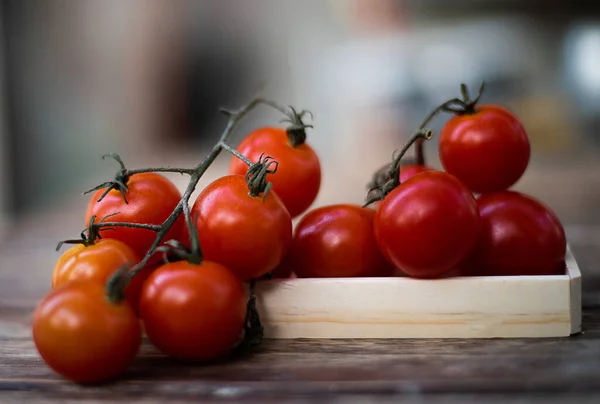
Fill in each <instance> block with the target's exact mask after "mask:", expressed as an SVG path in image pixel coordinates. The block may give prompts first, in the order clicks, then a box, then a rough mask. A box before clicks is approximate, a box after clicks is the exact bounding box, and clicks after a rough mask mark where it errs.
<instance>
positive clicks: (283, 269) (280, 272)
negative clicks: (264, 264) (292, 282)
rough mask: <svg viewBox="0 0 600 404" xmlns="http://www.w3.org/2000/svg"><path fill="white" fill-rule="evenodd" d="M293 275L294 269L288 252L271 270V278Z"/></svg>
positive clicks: (286, 277)
mask: <svg viewBox="0 0 600 404" xmlns="http://www.w3.org/2000/svg"><path fill="white" fill-rule="evenodd" d="M293 275H294V270H293V268H292V265H291V259H290V254H289V253H288V255H286V256H285V258H284V259H283V261H282V262H281V263H280V264H279V265H277V267H276V268H275V269H274V270H273V271H271V276H272V277H273V279H289V278H291V277H292V276H293Z"/></svg>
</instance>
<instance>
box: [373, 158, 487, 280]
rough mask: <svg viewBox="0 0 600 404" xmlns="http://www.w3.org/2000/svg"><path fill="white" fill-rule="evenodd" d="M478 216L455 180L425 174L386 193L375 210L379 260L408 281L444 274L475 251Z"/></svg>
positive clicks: (470, 197) (471, 200) (436, 173)
mask: <svg viewBox="0 0 600 404" xmlns="http://www.w3.org/2000/svg"><path fill="white" fill-rule="evenodd" d="M479 221H480V219H479V212H478V210H477V203H476V201H475V198H474V197H473V195H472V194H471V192H470V191H469V190H468V189H467V188H466V187H465V186H464V184H462V183H461V182H460V181H459V180H458V179H457V178H456V177H454V176H452V175H450V174H448V173H445V172H442V171H434V170H431V171H425V172H422V173H420V174H418V175H416V176H414V177H412V178H410V179H409V180H407V181H406V182H405V183H403V184H400V185H399V186H398V187H396V188H395V189H394V190H392V192H390V193H389V194H388V195H387V196H386V197H385V198H384V199H383V200H382V201H381V203H380V205H379V207H378V209H377V210H376V214H375V220H374V229H375V237H376V239H377V243H378V245H379V248H380V250H381V252H382V253H383V255H384V256H385V257H386V258H387V259H388V260H389V261H390V262H391V263H392V264H394V265H395V266H396V267H397V268H399V269H400V270H401V271H402V272H404V273H405V274H407V275H409V276H411V277H417V278H434V277H439V276H441V275H445V274H447V273H449V272H450V271H452V270H454V269H455V268H456V267H457V266H458V264H460V263H461V262H463V261H464V260H465V259H466V258H467V256H468V255H469V254H470V253H471V251H472V250H473V248H474V247H475V243H476V241H477V237H478V234H479V227H480V223H479Z"/></svg>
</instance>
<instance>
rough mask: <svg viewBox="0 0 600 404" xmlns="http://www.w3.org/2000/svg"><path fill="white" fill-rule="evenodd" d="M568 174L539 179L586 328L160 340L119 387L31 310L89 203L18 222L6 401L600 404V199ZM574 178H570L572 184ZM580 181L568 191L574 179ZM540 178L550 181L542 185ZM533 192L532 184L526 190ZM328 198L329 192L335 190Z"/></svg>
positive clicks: (2, 356)
mask: <svg viewBox="0 0 600 404" xmlns="http://www.w3.org/2000/svg"><path fill="white" fill-rule="evenodd" d="M569 170H571V169H569V168H567V169H565V170H564V171H560V172H559V171H557V174H556V176H555V177H554V182H552V186H551V187H548V188H544V187H539V188H535V187H531V188H530V190H531V193H533V194H537V195H538V196H539V195H542V197H543V198H545V200H547V201H550V202H549V204H550V205H552V206H553V207H554V208H555V209H556V210H557V212H559V214H560V215H561V218H562V219H563V221H564V223H565V227H566V231H567V234H568V237H569V241H570V244H571V248H572V251H573V254H574V255H575V257H576V259H577V261H578V263H579V266H580V269H581V272H582V289H583V297H582V299H583V322H582V332H581V333H580V334H577V335H575V336H572V337H567V338H543V339H531V338H529V339H426V340H423V339H399V340H394V339H383V340H368V339H367V340H352V339H350V340H327V339H322V340H304V339H292V340H267V341H265V343H264V345H263V346H262V348H261V349H260V350H259V351H258V352H256V353H255V354H253V355H251V356H248V357H244V358H238V359H235V360H229V361H222V362H219V363H212V364H204V365H198V364H186V363H179V362H176V361H173V360H170V359H167V358H165V357H163V355H161V354H160V353H159V352H157V351H156V349H154V348H153V347H152V346H151V345H150V344H149V343H148V342H145V343H144V345H143V347H142V351H141V353H140V355H139V357H138V359H137V360H136V361H135V363H134V364H133V366H132V367H131V369H130V370H129V371H128V373H127V374H125V375H124V377H123V378H122V379H121V380H119V381H117V382H115V383H112V384H109V385H105V386H95V387H82V386H78V385H75V384H72V383H70V382H67V381H64V380H63V379H61V378H60V377H59V376H57V375H56V374H55V373H53V372H52V371H51V370H50V369H49V368H48V367H47V366H46V365H45V364H44V363H43V362H42V361H41V359H40V358H39V356H38V354H37V352H36V350H35V347H34V345H33V343H32V341H31V336H30V332H31V331H30V317H31V313H32V310H33V308H34V306H35V304H36V302H37V300H38V299H39V298H40V297H41V296H43V294H44V293H45V292H46V291H47V290H48V287H49V286H48V285H49V279H50V273H51V271H52V267H53V265H54V261H55V260H56V257H57V253H56V252H54V251H53V247H54V245H55V242H56V241H57V240H58V239H61V238H67V237H72V236H73V235H74V234H78V233H79V231H80V230H81V227H82V224H81V223H80V221H79V215H78V210H77V209H80V208H81V206H75V207H74V206H66V207H63V208H62V209H57V210H56V211H52V212H49V213H46V214H43V215H40V216H37V217H33V218H31V219H30V220H28V221H23V222H20V223H17V224H15V226H16V227H15V228H16V229H18V231H16V232H14V233H13V234H15V236H13V237H11V238H8V239H6V240H4V241H3V243H2V245H1V246H0V258H1V261H0V403H2V404H4V403H13V402H14V403H17V402H18V403H36V402H44V403H75V402H77V403H80V402H90V403H132V402H140V403H163V402H184V403H188V402H205V403H213V402H215V403H216V402H218V403H234V402H235V403H282V402H290V403H326V402H327V403H344V404H354V403H371V402H373V403H391V402H407V403H424V402H426V403H454V402H458V403H479V402H485V403H500V402H511V403H532V402H533V403H564V402H578V403H597V402H600V213H598V212H599V211H598V209H597V203H596V202H597V201H598V200H600V186H598V187H594V186H592V185H598V184H599V179H598V176H597V175H596V176H593V178H592V176H591V175H589V176H588V177H586V178H588V179H589V180H590V181H591V183H592V185H590V184H585V187H584V185H583V184H581V183H580V184H579V187H580V188H577V186H576V184H573V183H572V182H573V178H574V177H573V176H568V175H563V176H561V173H563V172H570V171H569ZM561 181H562V182H561ZM563 183H564V184H565V186H566V187H567V188H568V189H578V191H577V192H576V193H575V194H572V195H570V196H569V195H563V194H562V193H561V191H560V187H561V186H562V184H563ZM536 185H539V183H536ZM525 188H526V189H527V187H525ZM573 195H575V196H573ZM325 200H326V199H325Z"/></svg>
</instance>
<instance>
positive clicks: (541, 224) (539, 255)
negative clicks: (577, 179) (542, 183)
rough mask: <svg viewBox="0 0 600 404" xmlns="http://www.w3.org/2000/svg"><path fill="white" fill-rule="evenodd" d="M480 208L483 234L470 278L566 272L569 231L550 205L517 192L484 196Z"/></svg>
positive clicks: (469, 269)
mask: <svg viewBox="0 0 600 404" xmlns="http://www.w3.org/2000/svg"><path fill="white" fill-rule="evenodd" d="M477 205H478V207H479V212H480V215H481V223H482V231H481V235H480V239H479V242H478V243H477V247H476V248H475V250H474V252H473V255H472V257H471V258H470V259H469V260H468V261H467V264H466V265H465V274H466V275H487V276H498V275H506V276H518V275H560V274H563V273H564V270H565V254H566V248H567V247H566V246H567V241H566V236H565V231H564V228H563V226H562V224H561V222H560V220H559V218H558V217H557V216H556V214H555V213H554V212H553V211H552V210H551V209H550V208H549V207H548V206H546V205H545V204H543V203H541V202H540V201H538V200H537V199H535V198H533V197H531V196H529V195H526V194H523V193H520V192H516V191H502V192H495V193H490V194H486V195H481V196H480V197H479V198H478V200H477Z"/></svg>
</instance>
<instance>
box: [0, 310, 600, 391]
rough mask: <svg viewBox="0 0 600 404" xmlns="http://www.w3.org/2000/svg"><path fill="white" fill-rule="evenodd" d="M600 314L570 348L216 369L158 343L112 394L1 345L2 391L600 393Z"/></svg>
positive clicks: (462, 348)
mask: <svg viewBox="0 0 600 404" xmlns="http://www.w3.org/2000/svg"><path fill="white" fill-rule="evenodd" d="M599 320H600V313H598V312H592V313H586V314H585V316H584V330H585V331H584V333H583V334H580V335H578V336H575V337H570V338H568V339H567V340H565V339H562V338H556V339H540V340H532V339H515V340H501V339H492V340H448V339H442V340H418V339H417V340H269V341H266V343H265V345H264V347H263V349H262V350H261V351H260V352H258V353H256V354H254V355H252V356H249V357H246V358H243V359H238V360H232V361H224V362H221V363H214V364H210V365H195V364H184V363H180V362H176V361H173V360H170V359H167V358H165V357H164V356H163V355H161V354H160V353H159V352H157V351H156V350H155V349H154V348H153V347H152V346H151V345H150V344H148V343H145V344H144V346H143V348H142V352H141V354H140V356H139V358H138V360H136V362H135V363H134V365H133V366H132V368H131V369H130V371H129V372H128V373H127V374H126V375H125V376H124V378H123V379H122V380H120V381H118V382H116V383H115V384H111V385H108V386H103V387H85V388H84V387H80V386H76V385H74V384H72V383H69V382H66V381H63V380H62V379H61V378H60V377H59V376H57V375H56V374H54V373H53V372H52V371H51V370H50V369H48V368H47V367H46V366H45V365H44V363H43V362H42V361H41V360H40V359H39V357H38V355H37V353H36V351H35V347H34V346H33V343H32V342H31V340H30V339H29V338H28V337H15V338H11V339H5V340H4V341H3V342H2V344H1V345H0V358H2V362H1V363H0V391H2V390H3V391H7V390H8V391H30V390H35V391H43V392H49V393H52V394H91V395H93V396H97V397H102V396H105V395H107V394H119V395H123V396H128V397H132V396H138V395H144V394H146V395H147V394H155V395H159V396H167V395H168V396H170V397H171V396H173V397H203V398H217V397H224V396H228V397H230V398H234V397H236V398H240V399H241V398H248V399H259V398H265V399H266V398H274V397H278V396H285V395H287V394H291V395H292V396H298V397H305V396H309V397H320V396H327V395H329V394H334V393H335V394H341V395H360V396H365V397H368V396H382V397H386V396H390V395H396V394H400V393H411V394H414V393H417V392H418V393H420V394H431V393H435V394H441V393H448V394H459V393H480V394H494V393H511V392H512V393H517V392H518V393H524V392H531V393H534V392H538V391H544V392H556V393H564V394H566V393H572V392H584V391H585V392H590V393H591V392H595V393H596V394H600V363H599V362H598V359H597V358H598V357H600V343H599V339H600V321H599Z"/></svg>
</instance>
